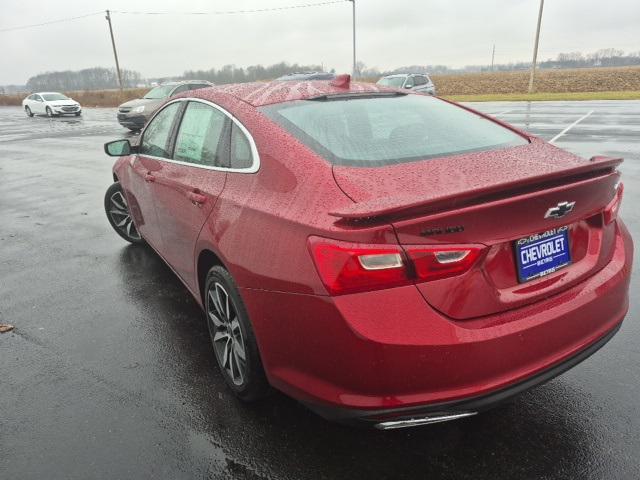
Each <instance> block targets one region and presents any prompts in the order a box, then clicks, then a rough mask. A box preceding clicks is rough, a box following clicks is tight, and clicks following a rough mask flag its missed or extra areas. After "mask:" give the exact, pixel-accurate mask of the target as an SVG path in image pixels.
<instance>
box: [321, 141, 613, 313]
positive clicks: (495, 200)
mask: <svg viewBox="0 0 640 480" xmlns="http://www.w3.org/2000/svg"><path fill="white" fill-rule="evenodd" d="M620 162H621V160H616V159H607V158H604V157H594V158H593V159H592V160H591V161H587V160H584V159H581V158H579V157H576V156H574V155H572V154H570V153H568V152H565V151H563V150H560V149H558V148H556V147H554V146H553V145H550V144H547V143H545V142H543V141H541V140H538V139H534V140H533V141H532V143H531V144H529V145H525V146H521V147H515V148H510V149H505V150H499V151H493V152H479V153H473V154H468V155H458V156H453V157H447V158H441V159H435V160H428V161H421V162H414V163H406V164H401V165H395V166H392V167H384V168H378V169H376V168H353V167H343V166H334V176H335V178H336V182H337V183H338V185H339V186H340V187H341V188H342V190H343V191H344V192H345V193H346V194H347V195H348V196H349V197H351V199H352V200H354V202H355V203H354V204H352V205H350V206H348V207H345V208H343V209H342V210H341V211H336V212H333V213H332V214H333V215H335V216H337V217H341V218H342V219H343V220H342V221H343V222H362V221H385V222H389V223H391V224H392V225H393V227H394V229H395V231H396V234H397V237H398V241H399V243H400V244H401V245H403V246H405V247H409V246H411V245H461V244H482V245H485V246H486V249H485V251H484V252H483V255H482V256H481V257H480V259H479V260H478V261H477V263H476V264H475V265H474V267H472V268H471V270H469V271H468V272H466V273H464V274H462V275H458V276H455V277H451V278H445V279H441V280H435V281H431V282H426V283H419V284H417V288H418V289H419V290H420V292H421V293H422V295H423V296H424V298H425V300H426V301H427V302H428V303H429V304H430V305H431V306H432V307H434V308H436V309H437V310H439V311H440V312H442V313H444V314H445V315H447V316H449V317H451V318H454V319H460V320H462V319H470V318H477V317H480V316H484V315H490V314H494V313H498V312H501V311H505V310H508V309H511V308H517V307H520V306H524V305H526V304H529V303H532V302H535V301H537V300H539V299H542V298H545V297H548V296H549V295H553V294H555V293H558V292H560V291H562V290H564V289H567V288H570V287H571V286H573V285H575V284H576V283H578V282H580V281H582V280H584V279H585V278H587V277H588V276H590V275H593V274H594V273H595V272H597V271H598V270H600V269H601V268H602V267H604V265H606V263H607V262H608V261H609V260H610V258H611V255H612V253H613V241H614V233H615V232H614V228H615V225H614V224H609V225H605V222H604V219H603V215H602V211H603V210H604V208H605V207H606V206H607V205H608V204H609V203H610V202H611V201H612V199H613V198H614V196H615V186H616V184H617V183H618V182H619V173H618V172H617V171H616V170H615V167H616V166H617V165H618V164H619V163H620ZM563 202H575V204H574V206H573V210H571V211H570V212H567V213H566V214H565V215H564V216H562V217H561V218H555V217H548V218H545V214H546V213H547V211H548V210H549V209H550V208H553V207H555V206H557V205H558V204H561V203H563ZM564 227H567V230H568V235H569V237H568V240H569V251H570V256H571V263H570V264H569V265H568V266H566V267H563V268H561V269H558V270H557V271H555V272H553V273H551V274H549V275H546V276H543V277H541V278H537V279H533V280H530V281H526V282H521V281H520V280H519V277H518V267H517V259H516V248H515V243H516V242H517V241H518V240H519V239H522V238H525V237H530V236H532V235H536V234H541V233H543V232H547V231H550V230H552V229H558V228H564Z"/></svg>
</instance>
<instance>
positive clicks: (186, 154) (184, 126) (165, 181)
mask: <svg viewBox="0 0 640 480" xmlns="http://www.w3.org/2000/svg"><path fill="white" fill-rule="evenodd" d="M180 103H184V104H186V108H185V110H184V113H183V115H182V119H181V121H180V124H179V126H178V128H177V129H176V135H175V141H174V147H173V153H172V155H171V159H170V160H168V161H164V162H163V165H162V169H161V170H159V171H158V173H157V175H156V179H155V182H154V183H153V187H152V189H153V198H154V202H155V206H156V213H157V216H158V225H159V227H160V229H161V231H162V238H163V245H164V247H163V256H164V257H165V259H166V260H167V262H168V263H169V264H170V265H171V266H172V267H173V269H174V270H175V271H176V272H177V273H178V275H180V277H181V278H182V279H183V280H184V281H185V282H186V283H187V284H188V285H189V286H191V287H193V288H194V289H195V271H194V263H195V261H194V248H195V244H196V240H197V238H198V234H199V233H200V230H201V229H202V226H203V225H204V223H205V221H206V220H207V217H208V216H209V214H210V213H211V210H212V209H213V207H214V205H215V203H216V201H217V199H218V196H219V195H220V194H221V193H222V190H223V188H224V184H225V181H226V176H227V172H226V170H225V168H224V166H225V165H227V164H228V137H229V135H228V129H229V121H230V120H229V118H228V117H227V116H226V115H225V113H223V112H222V111H221V110H220V109H218V108H216V107H215V106H214V105H213V104H210V103H208V102H207V103H205V102H201V101H195V100H190V101H188V102H187V101H182V102H180Z"/></svg>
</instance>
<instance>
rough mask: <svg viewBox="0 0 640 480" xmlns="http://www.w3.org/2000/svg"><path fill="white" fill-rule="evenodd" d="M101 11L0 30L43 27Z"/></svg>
mask: <svg viewBox="0 0 640 480" xmlns="http://www.w3.org/2000/svg"><path fill="white" fill-rule="evenodd" d="M103 13H104V12H103V11H100V12H93V13H87V14H85V15H78V16H76V17H68V18H61V19H58V20H51V21H49V22H42V23H32V24H31V25H21V26H19V27H7V28H0V32H10V31H12V30H23V29H25V28H34V27H43V26H45V25H52V24H54V23H62V22H70V21H72V20H79V19H81V18H87V17H93V16H94V15H102V14H103Z"/></svg>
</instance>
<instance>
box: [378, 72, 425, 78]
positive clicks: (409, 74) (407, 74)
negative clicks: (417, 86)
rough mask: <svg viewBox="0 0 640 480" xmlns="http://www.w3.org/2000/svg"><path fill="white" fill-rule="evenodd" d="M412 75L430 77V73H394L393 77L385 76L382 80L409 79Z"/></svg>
mask: <svg viewBox="0 0 640 480" xmlns="http://www.w3.org/2000/svg"><path fill="white" fill-rule="evenodd" d="M411 75H428V73H394V74H393V75H385V76H384V77H382V78H394V77H409V76H411Z"/></svg>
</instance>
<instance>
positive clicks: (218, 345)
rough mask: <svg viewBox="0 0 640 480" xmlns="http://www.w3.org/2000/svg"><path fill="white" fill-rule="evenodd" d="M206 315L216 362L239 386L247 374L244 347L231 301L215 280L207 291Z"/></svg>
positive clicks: (236, 315)
mask: <svg viewBox="0 0 640 480" xmlns="http://www.w3.org/2000/svg"><path fill="white" fill-rule="evenodd" d="M207 317H208V322H209V334H210V335H211V340H212V342H213V349H214V351H215V354H216V357H217V359H218V362H219V364H220V366H221V367H222V369H223V370H224V372H225V374H226V375H227V377H228V378H229V379H230V380H231V381H232V382H233V384H234V385H237V386H240V385H242V384H243V383H244V382H245V380H246V377H247V355H246V351H247V349H246V345H245V341H244V336H243V335H242V329H241V328H240V321H239V320H238V313H237V310H236V307H235V305H234V304H233V300H232V299H231V297H230V296H229V294H228V293H227V291H226V289H225V288H224V287H223V286H222V284H220V283H218V282H214V283H213V284H211V286H210V287H209V291H208V292H207Z"/></svg>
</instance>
